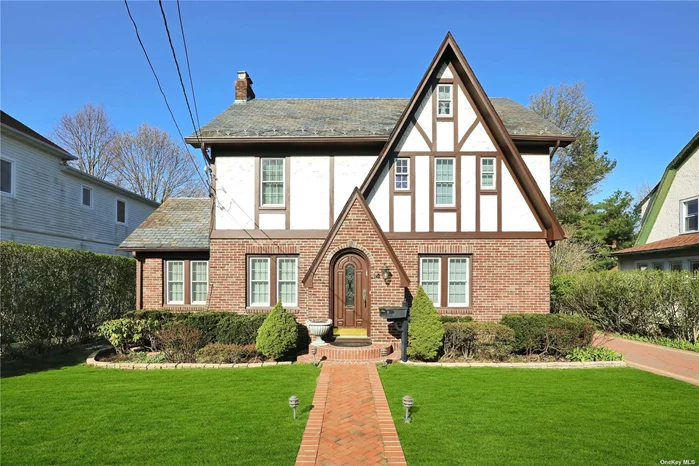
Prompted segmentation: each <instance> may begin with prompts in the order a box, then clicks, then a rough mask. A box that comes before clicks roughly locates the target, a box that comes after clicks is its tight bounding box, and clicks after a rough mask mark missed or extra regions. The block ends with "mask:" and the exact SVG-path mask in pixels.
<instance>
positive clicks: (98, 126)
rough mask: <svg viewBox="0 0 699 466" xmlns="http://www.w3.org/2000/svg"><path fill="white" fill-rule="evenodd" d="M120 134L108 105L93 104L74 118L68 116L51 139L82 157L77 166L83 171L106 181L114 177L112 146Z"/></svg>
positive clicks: (73, 116) (86, 106) (57, 127)
mask: <svg viewBox="0 0 699 466" xmlns="http://www.w3.org/2000/svg"><path fill="white" fill-rule="evenodd" d="M116 134H117V132H116V130H115V129H114V126H113V125H112V122H111V120H110V119H109V116H107V113H106V112H105V111H104V105H97V106H95V105H93V104H91V103H89V104H87V105H85V106H83V108H81V109H80V110H78V111H77V112H75V113H73V114H72V115H71V114H67V113H66V114H64V115H63V116H62V117H61V119H60V120H58V124H57V125H56V126H55V128H54V129H53V132H52V134H51V136H52V139H53V140H54V141H55V142H56V143H57V144H58V145H60V146H62V147H63V148H65V149H66V150H67V151H68V152H70V153H72V154H73V155H75V156H77V157H78V160H77V162H76V164H77V166H78V168H79V169H80V170H82V171H84V172H86V173H89V174H90V175H93V176H96V177H98V178H102V179H106V178H109V177H110V176H111V175H112V173H113V167H112V157H113V154H112V152H111V150H110V146H111V144H112V141H113V140H114V138H115V136H116Z"/></svg>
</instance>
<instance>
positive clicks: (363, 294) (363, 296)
mask: <svg viewBox="0 0 699 466" xmlns="http://www.w3.org/2000/svg"><path fill="white" fill-rule="evenodd" d="M362 298H364V307H366V288H365V289H363V290H362Z"/></svg>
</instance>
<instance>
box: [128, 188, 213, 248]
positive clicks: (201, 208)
mask: <svg viewBox="0 0 699 466" xmlns="http://www.w3.org/2000/svg"><path fill="white" fill-rule="evenodd" d="M210 221H211V199H209V198H184V197H181V198H177V197H176V198H170V199H168V200H166V201H165V202H163V203H162V205H161V206H160V207H159V208H158V209H156V211H155V212H153V213H152V214H150V216H149V217H148V218H147V219H146V220H145V221H144V222H143V223H142V224H141V225H140V226H139V227H138V228H136V229H135V230H134V231H133V233H131V234H130V235H129V237H128V238H126V239H125V240H124V242H123V243H121V245H120V246H119V249H121V250H127V251H132V250H144V249H146V250H155V249H163V250H166V249H208V248H209V224H210Z"/></svg>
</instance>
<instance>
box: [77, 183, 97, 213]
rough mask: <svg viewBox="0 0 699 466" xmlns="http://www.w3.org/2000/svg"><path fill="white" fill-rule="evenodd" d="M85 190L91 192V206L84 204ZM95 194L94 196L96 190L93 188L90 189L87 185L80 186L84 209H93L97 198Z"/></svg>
mask: <svg viewBox="0 0 699 466" xmlns="http://www.w3.org/2000/svg"><path fill="white" fill-rule="evenodd" d="M85 189H87V190H89V191H90V205H85V204H83V190H85ZM93 194H94V190H93V189H92V188H91V187H89V186H88V185H86V184H81V185H80V205H81V206H82V207H85V208H86V209H92V207H93V206H94V205H95V198H94V196H93Z"/></svg>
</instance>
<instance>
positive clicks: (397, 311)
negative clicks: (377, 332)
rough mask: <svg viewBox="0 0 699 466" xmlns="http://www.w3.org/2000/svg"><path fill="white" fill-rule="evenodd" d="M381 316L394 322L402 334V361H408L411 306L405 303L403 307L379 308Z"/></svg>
mask: <svg viewBox="0 0 699 466" xmlns="http://www.w3.org/2000/svg"><path fill="white" fill-rule="evenodd" d="M379 316H380V317H383V318H384V319H386V320H387V321H389V322H393V324H394V325H395V326H396V329H398V330H400V333H401V338H400V340H401V356H400V358H401V360H402V361H403V362H406V361H407V360H408V322H410V306H409V305H408V303H407V301H403V305H402V306H395V307H392V306H385V307H380V308H379Z"/></svg>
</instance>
